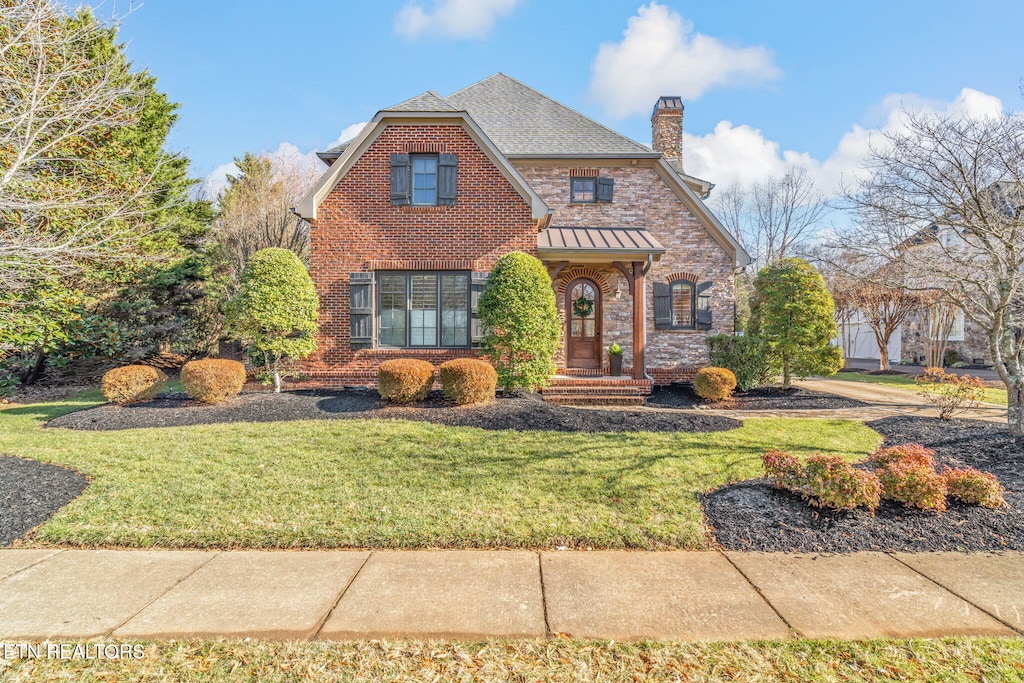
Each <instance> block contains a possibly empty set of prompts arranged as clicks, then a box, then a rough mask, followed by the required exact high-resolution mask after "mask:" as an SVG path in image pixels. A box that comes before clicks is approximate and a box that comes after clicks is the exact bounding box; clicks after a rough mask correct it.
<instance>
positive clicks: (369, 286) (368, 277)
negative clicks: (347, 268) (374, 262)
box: [348, 273, 373, 349]
mask: <svg viewBox="0 0 1024 683" xmlns="http://www.w3.org/2000/svg"><path fill="white" fill-rule="evenodd" d="M348 278H349V285H348V291H349V309H348V319H349V344H350V347H351V348H353V349H369V348H373V273H350V274H349V276H348Z"/></svg>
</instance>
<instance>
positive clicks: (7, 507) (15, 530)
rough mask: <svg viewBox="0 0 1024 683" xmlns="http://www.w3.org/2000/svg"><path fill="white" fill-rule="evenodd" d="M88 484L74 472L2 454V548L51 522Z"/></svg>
mask: <svg viewBox="0 0 1024 683" xmlns="http://www.w3.org/2000/svg"><path fill="white" fill-rule="evenodd" d="M88 483H89V481H88V479H87V478H86V476H85V475H84V474H82V473H80V472H75V471H74V470H69V469H65V468H63V467H58V466H57V465H48V464H46V463H42V462H37V461H35V460H23V459H22V458H15V457H13V456H9V455H0V546H5V545H8V544H10V543H11V541H14V540H15V539H18V538H21V537H22V536H24V535H25V534H26V533H28V532H29V531H31V530H32V529H34V528H35V527H37V526H39V525H40V524H42V523H43V522H45V521H46V520H48V519H49V518H50V517H51V516H52V515H53V513H55V512H57V510H59V509H60V508H62V507H64V506H65V505H67V504H68V503H70V502H71V501H72V500H74V499H75V498H76V497H78V494H80V493H81V492H82V490H83V489H84V488H85V487H86V485H87V484H88Z"/></svg>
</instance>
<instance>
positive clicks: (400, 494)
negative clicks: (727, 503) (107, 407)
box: [0, 393, 881, 549]
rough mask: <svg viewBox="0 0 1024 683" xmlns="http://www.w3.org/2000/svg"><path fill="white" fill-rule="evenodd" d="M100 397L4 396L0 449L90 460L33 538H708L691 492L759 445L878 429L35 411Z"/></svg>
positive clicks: (382, 542) (848, 438)
mask: <svg viewBox="0 0 1024 683" xmlns="http://www.w3.org/2000/svg"><path fill="white" fill-rule="evenodd" d="M101 400H102V399H101V398H100V397H99V395H98V394H95V393H94V394H87V395H84V396H81V397H78V398H76V399H69V400H66V401H62V402H55V403H47V404H38V405H31V406H21V407H16V408H10V409H7V410H5V411H0V453H7V454H11V455H17V456H21V457H26V458H34V459H38V460H43V461H46V462H52V463H56V464H60V465H64V466H68V467H72V468H74V469H77V470H80V471H81V472H84V473H85V474H87V475H89V476H90V477H92V482H91V484H90V486H89V487H88V488H87V489H86V490H85V492H84V493H83V494H82V495H81V496H80V497H79V498H78V499H76V500H75V501H73V502H72V503H71V504H69V505H68V506H67V507H65V508H64V509H63V510H61V511H60V512H58V513H57V515H56V516H55V517H53V519H51V521H49V522H48V523H46V524H44V525H43V526H42V527H40V528H39V529H38V531H37V533H36V535H35V537H34V538H33V539H32V540H31V541H30V542H29V545H51V544H69V545H83V546H106V545H113V546H128V547H137V546H141V547H149V546H159V547H169V548H179V547H180V548H184V547H190V548H207V547H216V548H230V547H250V548H292V547H305V548H334V547H376V548H412V547H418V548H423V547H426V548H431V547H530V548H538V547H542V548H548V547H553V546H559V545H566V546H574V547H583V548H586V547H595V548H597V547H602V548H647V549H653V548H704V547H706V546H707V544H708V534H707V528H706V526H705V524H704V521H703V519H702V514H701V508H700V503H699V494H700V493H702V492H705V491H709V490H711V489H714V488H716V487H718V486H721V485H722V484H725V483H729V482H734V481H739V480H742V479H746V478H750V477H756V476H759V475H760V473H761V468H760V463H759V456H760V455H761V454H762V453H763V452H764V450H765V449H767V448H783V449H786V450H788V451H791V452H794V453H799V454H808V453H811V452H813V451H822V452H826V453H837V454H840V455H842V456H843V457H847V458H851V459H859V458H862V457H864V455H866V454H867V453H868V452H870V451H871V450H872V449H874V448H875V447H876V446H877V445H878V444H879V443H880V441H881V438H880V437H879V436H878V434H876V433H875V432H874V431H872V430H870V429H868V428H867V427H865V426H864V425H862V424H860V423H858V422H849V421H826V420H801V419H751V420H747V421H746V423H745V425H744V426H743V427H742V428H740V429H736V430H733V431H727V432H714V433H659V434H652V433H645V432H641V433H626V434H578V433H569V434H567V433H553V432H511V431H485V430H481V429H473V428H465V427H444V426H439V425H434V424H429V423H423V422H409V421H398V420H320V421H313V420H308V421H294V422H273V423H259V424H257V423H235V424H220V425H204V426H191V427H173V428H162V429H134V430H122V431H112V432H96V431H92V432H83V431H71V430H63V429H53V428H43V427H42V424H43V422H45V421H46V420H47V419H50V418H52V417H55V416H57V415H60V414H63V413H66V412H69V411H71V410H75V409H79V408H85V407H88V406H90V405H94V404H96V403H97V402H99V401H101Z"/></svg>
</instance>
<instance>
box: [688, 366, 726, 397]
mask: <svg viewBox="0 0 1024 683" xmlns="http://www.w3.org/2000/svg"><path fill="white" fill-rule="evenodd" d="M693 390H694V391H696V392H697V395H698V396H700V397H701V398H703V399H705V400H708V401H724V400H725V399H727V398H730V397H731V396H732V392H733V391H735V390H736V375H734V374H733V373H732V370H728V369H726V368H701V369H700V370H698V371H697V374H696V375H695V376H694V378H693Z"/></svg>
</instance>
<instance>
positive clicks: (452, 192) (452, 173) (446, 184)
mask: <svg viewBox="0 0 1024 683" xmlns="http://www.w3.org/2000/svg"><path fill="white" fill-rule="evenodd" d="M458 186H459V157H458V156H456V155H455V154H439V155H438V157H437V203H438V204H441V205H442V206H451V205H452V204H454V203H455V198H456V195H457V194H458Z"/></svg>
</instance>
